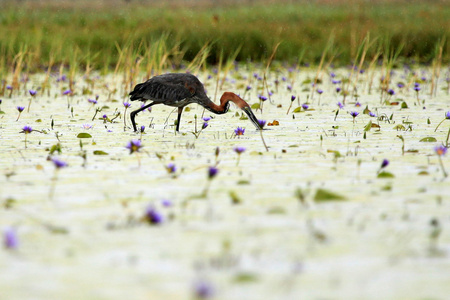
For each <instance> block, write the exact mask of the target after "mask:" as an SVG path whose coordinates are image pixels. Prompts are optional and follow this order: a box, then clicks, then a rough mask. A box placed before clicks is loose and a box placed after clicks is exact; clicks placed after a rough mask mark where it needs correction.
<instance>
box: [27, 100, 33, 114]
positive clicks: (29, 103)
mask: <svg viewBox="0 0 450 300" xmlns="http://www.w3.org/2000/svg"><path fill="white" fill-rule="evenodd" d="M31 100H33V98H30V102H28V108H27V112H30V106H31Z"/></svg>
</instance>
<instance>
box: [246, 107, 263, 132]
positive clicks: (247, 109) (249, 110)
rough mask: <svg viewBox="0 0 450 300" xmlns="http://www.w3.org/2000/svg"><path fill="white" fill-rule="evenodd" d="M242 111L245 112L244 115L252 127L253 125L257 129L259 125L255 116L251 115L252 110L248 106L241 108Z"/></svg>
mask: <svg viewBox="0 0 450 300" xmlns="http://www.w3.org/2000/svg"><path fill="white" fill-rule="evenodd" d="M242 110H243V111H244V112H245V114H246V115H247V116H248V118H249V119H250V121H252V123H253V125H255V127H256V128H257V129H260V128H259V123H258V119H257V118H256V116H255V115H254V114H253V111H252V109H251V108H250V106H246V107H244V108H242Z"/></svg>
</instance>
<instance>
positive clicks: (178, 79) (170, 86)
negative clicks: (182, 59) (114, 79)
mask: <svg viewBox="0 0 450 300" xmlns="http://www.w3.org/2000/svg"><path fill="white" fill-rule="evenodd" d="M130 96H131V98H130V100H131V101H134V100H152V101H153V102H157V103H164V104H165V105H169V106H175V107H180V106H186V105H187V104H189V103H192V101H189V99H190V98H193V97H195V98H208V97H207V96H206V93H205V90H204V88H203V84H202V83H201V82H200V81H199V80H198V79H197V77H195V76H194V75H191V74H187V73H169V74H163V75H159V76H155V77H153V78H150V79H149V80H147V81H146V82H144V83H140V84H138V85H136V86H135V88H134V90H133V91H132V92H131V93H130ZM186 102H189V103H186Z"/></svg>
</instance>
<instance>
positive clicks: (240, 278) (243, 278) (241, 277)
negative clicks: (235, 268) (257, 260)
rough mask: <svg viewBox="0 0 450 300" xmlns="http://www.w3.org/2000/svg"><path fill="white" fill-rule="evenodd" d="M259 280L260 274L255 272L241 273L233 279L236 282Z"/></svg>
mask: <svg viewBox="0 0 450 300" xmlns="http://www.w3.org/2000/svg"><path fill="white" fill-rule="evenodd" d="M257 280H258V276H257V275H256V274H253V273H246V272H245V273H239V274H236V276H234V278H233V281H234V282H236V283H250V282H255V281H257Z"/></svg>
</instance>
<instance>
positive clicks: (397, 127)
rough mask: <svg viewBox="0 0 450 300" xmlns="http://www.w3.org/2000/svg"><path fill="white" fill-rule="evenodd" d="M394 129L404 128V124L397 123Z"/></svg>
mask: <svg viewBox="0 0 450 300" xmlns="http://www.w3.org/2000/svg"><path fill="white" fill-rule="evenodd" d="M394 129H395V130H397V131H399V130H406V128H405V126H403V125H402V124H397V125H395V126H394Z"/></svg>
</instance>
